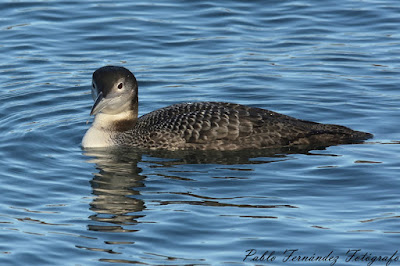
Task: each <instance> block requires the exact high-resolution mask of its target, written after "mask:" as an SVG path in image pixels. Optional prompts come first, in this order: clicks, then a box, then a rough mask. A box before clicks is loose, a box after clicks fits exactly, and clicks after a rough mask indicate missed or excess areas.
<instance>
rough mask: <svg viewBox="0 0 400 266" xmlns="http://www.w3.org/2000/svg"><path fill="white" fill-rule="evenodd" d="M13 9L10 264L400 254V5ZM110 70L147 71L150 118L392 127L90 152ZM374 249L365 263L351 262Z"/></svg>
mask: <svg viewBox="0 0 400 266" xmlns="http://www.w3.org/2000/svg"><path fill="white" fill-rule="evenodd" d="M0 10H1V11H2V16H1V18H0V34H1V35H0V36H1V39H0V40H1V41H0V54H1V56H0V58H1V59H2V60H1V61H0V82H1V90H0V106H1V108H0V132H1V134H2V137H1V141H0V178H1V186H0V195H1V197H0V240H1V241H0V264H1V265H118V264H138V265H368V263H371V258H372V257H373V256H389V257H390V256H392V255H393V254H394V253H395V252H396V251H397V250H399V249H400V246H399V244H400V238H399V234H400V229H399V226H398V222H399V217H400V212H399V179H400V174H399V170H400V163H399V161H400V160H399V155H398V154H399V151H400V148H399V143H400V138H399V134H398V132H399V124H400V123H399V113H400V108H399V100H400V90H399V84H400V78H399V77H400V75H399V74H400V61H399V58H400V34H399V25H400V7H399V4H398V1H397V0H382V1H374V0H364V1H350V0H344V1H331V0H322V1H171V0H165V1H158V2H141V1H108V0H105V1H92V0H89V1H3V2H1V3H0ZM103 65H122V66H125V67H127V68H129V69H130V70H132V71H133V72H134V73H135V75H136V78H137V79H138V81H139V86H140V87H139V90H140V92H139V94H140V95H139V97H140V114H145V113H147V112H150V111H152V110H154V109H157V108H161V107H164V106H166V105H169V104H172V103H177V102H184V101H229V102H237V103H242V104H247V105H250V106H256V107H261V108H267V109H270V110H273V111H276V112H281V113H284V114H287V115H291V116H295V117H297V118H301V119H307V120H312V121H316V122H322V123H336V124H341V125H345V126H348V127H351V128H353V129H357V130H363V131H367V132H371V133H373V134H374V135H375V137H374V139H372V140H369V141H367V142H366V143H364V144H358V145H340V146H332V147H328V148H326V149H323V150H311V151H308V152H295V151H294V152H289V153H288V152H283V151H276V152H271V153H261V154H260V153H257V152H256V151H254V152H248V153H243V152H232V153H158V152H153V153H142V152H139V151H135V150H112V151H98V152H88V151H84V150H82V149H81V147H80V141H81V139H82V136H83V134H84V133H85V131H86V130H87V129H88V127H89V126H90V125H89V124H88V122H89V123H90V122H91V121H92V118H91V117H89V112H90V108H91V105H92V103H93V101H92V99H91V95H90V85H91V74H92V72H93V71H94V70H95V69H97V68H98V67H101V66H103ZM286 249H288V250H292V249H298V251H296V252H294V253H293V255H292V256H291V257H290V258H288V257H287V256H288V254H289V253H290V251H287V252H286V253H285V254H283V253H284V252H285V250H286ZM357 249H360V251H358V253H357V254H356V256H358V255H360V256H361V255H364V254H365V253H368V254H367V256H366V257H364V259H363V260H361V259H360V260H358V261H357V260H356V256H354V257H351V254H350V253H351V252H354V251H350V253H348V254H347V255H346V253H347V252H349V250H357ZM267 251H268V252H267ZM265 252H267V253H266V255H265V257H267V255H268V254H269V255H271V253H273V254H272V255H273V256H275V259H274V260H272V257H273V256H272V257H270V258H269V259H268V261H267V260H262V259H265V258H262V257H261V255H262V254H263V253H265ZM246 254H249V256H248V257H247V258H246V257H245V256H246ZM297 255H299V256H301V258H304V257H305V256H308V257H311V256H315V257H318V256H320V257H327V258H328V257H329V258H330V259H331V260H330V261H329V260H328V259H325V260H319V261H316V260H314V261H306V262H304V261H303V262H295V261H292V260H291V259H292V258H294V256H297ZM396 256H400V254H397V255H395V256H394V257H393V260H394V259H395V258H396ZM256 258H258V259H259V261H251V259H256ZM287 258H288V259H289V260H288V261H285V259H287ZM335 258H336V260H335ZM367 258H370V259H369V261H366V259H367ZM244 259H245V261H243V260H244ZM346 259H350V261H346ZM295 260H296V259H295ZM385 264H386V262H382V261H381V262H379V261H374V262H373V263H372V265H385ZM390 265H400V257H399V258H398V260H397V261H392V262H391V264H390Z"/></svg>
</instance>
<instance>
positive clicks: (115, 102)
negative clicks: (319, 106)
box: [82, 66, 373, 151]
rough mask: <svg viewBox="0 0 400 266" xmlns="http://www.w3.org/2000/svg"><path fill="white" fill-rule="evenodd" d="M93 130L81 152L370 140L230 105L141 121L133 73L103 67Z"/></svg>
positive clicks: (168, 110)
mask: <svg viewBox="0 0 400 266" xmlns="http://www.w3.org/2000/svg"><path fill="white" fill-rule="evenodd" d="M92 96H93V99H94V100H95V102H94V104H93V107H92V109H91V111H90V115H95V118H94V121H93V123H92V126H91V127H90V128H89V130H88V131H87V132H86V134H85V136H84V137H83V139H82V146H83V148H101V147H115V146H130V147H136V148H139V149H151V150H222V151H223V150H240V149H262V148H272V147H290V146H295V145H325V146H329V145H335V144H345V143H358V142H362V141H363V140H366V139H369V138H372V137H373V135H372V134H370V133H366V132H361V131H355V130H352V129H350V128H347V127H344V126H340V125H332V124H320V123H316V122H311V121H306V120H300V119H296V118H293V117H290V116H287V115H283V114H279V113H275V112H272V111H269V110H266V109H261V108H254V107H249V106H245V105H240V104H235V103H226V102H195V103H178V104H174V105H171V106H168V107H164V108H161V109H158V110H155V111H153V112H150V113H148V114H146V115H143V116H141V117H138V83H137V81H136V78H135V76H134V75H133V74H132V72H131V71H129V70H128V69H126V68H124V67H120V66H104V67H101V68H99V69H97V70H96V71H95V72H94V73H93V78H92Z"/></svg>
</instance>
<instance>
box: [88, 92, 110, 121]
mask: <svg viewBox="0 0 400 266" xmlns="http://www.w3.org/2000/svg"><path fill="white" fill-rule="evenodd" d="M106 105H107V101H106V100H105V99H104V97H103V93H102V92H100V93H99V95H97V98H96V100H95V101H94V104H93V106H92V110H90V115H95V114H97V113H99V112H100V111H101V110H103V109H104V107H106Z"/></svg>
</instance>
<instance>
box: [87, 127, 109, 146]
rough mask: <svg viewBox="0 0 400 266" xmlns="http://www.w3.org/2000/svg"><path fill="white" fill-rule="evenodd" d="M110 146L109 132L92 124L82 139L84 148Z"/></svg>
mask: <svg viewBox="0 0 400 266" xmlns="http://www.w3.org/2000/svg"><path fill="white" fill-rule="evenodd" d="M110 146H112V142H111V134H110V132H107V131H104V130H101V129H99V128H96V127H94V126H92V127H91V128H89V130H88V131H87V132H86V134H85V136H83V139H82V147H84V148H104V147H110Z"/></svg>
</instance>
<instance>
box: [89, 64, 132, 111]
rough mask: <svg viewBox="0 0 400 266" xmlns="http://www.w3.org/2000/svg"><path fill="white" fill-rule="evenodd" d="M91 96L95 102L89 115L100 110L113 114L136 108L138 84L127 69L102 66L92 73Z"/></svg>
mask: <svg viewBox="0 0 400 266" xmlns="http://www.w3.org/2000/svg"><path fill="white" fill-rule="evenodd" d="M92 96H93V99H94V100H95V102H94V104H93V107H92V110H91V111H90V115H95V114H97V113H100V112H102V113H104V114H111V115H115V114H119V113H122V112H125V111H129V110H133V109H136V110H137V105H138V84H137V81H136V78H135V76H134V75H133V74H132V72H130V71H129V70H128V69H126V68H124V67H119V66H104V67H101V68H99V69H97V70H96V71H95V72H94V73H93V79H92Z"/></svg>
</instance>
